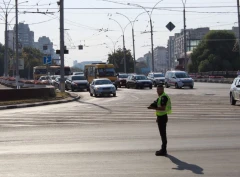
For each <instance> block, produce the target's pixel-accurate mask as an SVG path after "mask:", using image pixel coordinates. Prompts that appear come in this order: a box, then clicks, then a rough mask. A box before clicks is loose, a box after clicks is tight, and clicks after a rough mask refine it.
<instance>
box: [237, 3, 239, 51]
mask: <svg viewBox="0 0 240 177" xmlns="http://www.w3.org/2000/svg"><path fill="white" fill-rule="evenodd" d="M239 8H240V7H239V0H237V13H238V52H239V56H240V9H239Z"/></svg>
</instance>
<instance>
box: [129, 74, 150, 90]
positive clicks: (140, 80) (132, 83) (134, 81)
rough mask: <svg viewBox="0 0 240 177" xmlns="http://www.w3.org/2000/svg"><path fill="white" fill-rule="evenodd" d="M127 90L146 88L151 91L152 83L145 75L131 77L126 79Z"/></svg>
mask: <svg viewBox="0 0 240 177" xmlns="http://www.w3.org/2000/svg"><path fill="white" fill-rule="evenodd" d="M126 87H127V88H136V89H137V88H144V87H148V88H150V89H152V81H151V80H149V79H148V78H147V77H146V76H145V75H132V76H130V77H129V78H128V81H127V84H126Z"/></svg>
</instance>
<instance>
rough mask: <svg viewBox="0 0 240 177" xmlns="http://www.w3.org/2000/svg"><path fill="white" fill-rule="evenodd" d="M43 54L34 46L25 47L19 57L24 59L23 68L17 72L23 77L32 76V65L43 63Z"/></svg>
mask: <svg viewBox="0 0 240 177" xmlns="http://www.w3.org/2000/svg"><path fill="white" fill-rule="evenodd" d="M43 56H44V55H43V54H42V53H41V52H40V51H39V50H38V49H35V48H31V47H25V48H23V50H22V54H21V55H20V57H22V58H23V59H24V70H20V71H19V74H20V76H21V77H23V78H29V79H30V78H32V77H33V67H34V66H39V65H43Z"/></svg>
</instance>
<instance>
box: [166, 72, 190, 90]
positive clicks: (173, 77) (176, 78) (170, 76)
mask: <svg viewBox="0 0 240 177" xmlns="http://www.w3.org/2000/svg"><path fill="white" fill-rule="evenodd" d="M165 86H166V88H168V87H170V86H175V88H182V87H189V88H191V89H193V87H194V80H193V79H192V78H191V77H189V75H188V74H187V73H186V72H185V71H167V72H166V74H165Z"/></svg>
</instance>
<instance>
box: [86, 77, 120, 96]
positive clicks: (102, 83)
mask: <svg viewBox="0 0 240 177" xmlns="http://www.w3.org/2000/svg"><path fill="white" fill-rule="evenodd" d="M89 93H90V96H93V95H94V96H95V97H97V96H101V95H105V94H108V95H110V94H112V95H113V96H114V97H115V96H116V87H115V86H114V85H113V83H112V82H111V81H110V80H109V79H107V78H106V79H105V78H103V79H93V81H92V83H91V84H90V90H89Z"/></svg>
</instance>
